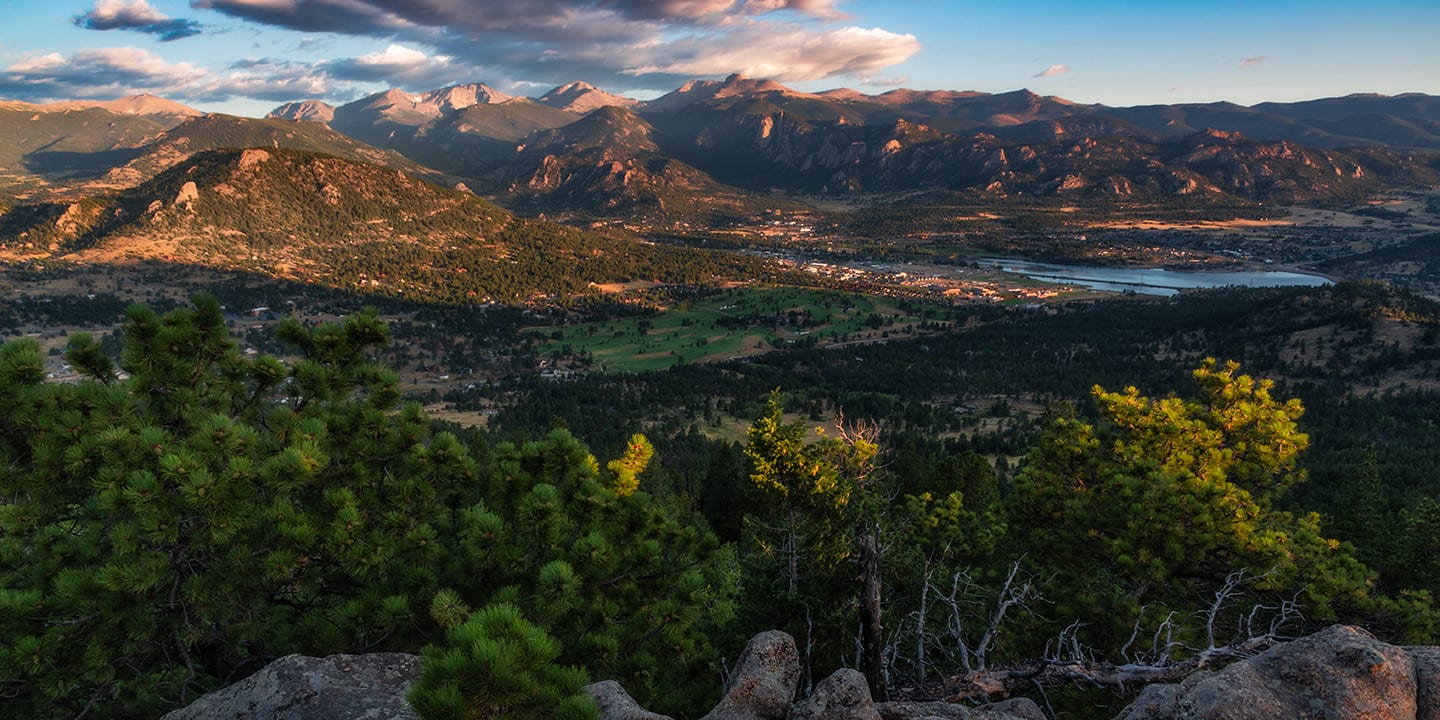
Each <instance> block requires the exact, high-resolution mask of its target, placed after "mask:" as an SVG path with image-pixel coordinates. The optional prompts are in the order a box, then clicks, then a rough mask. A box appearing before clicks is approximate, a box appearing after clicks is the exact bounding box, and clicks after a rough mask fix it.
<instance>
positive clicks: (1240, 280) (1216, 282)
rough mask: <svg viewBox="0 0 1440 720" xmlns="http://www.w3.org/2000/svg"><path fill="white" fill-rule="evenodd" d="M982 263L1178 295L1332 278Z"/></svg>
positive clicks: (1067, 280) (1054, 278) (1073, 281)
mask: <svg viewBox="0 0 1440 720" xmlns="http://www.w3.org/2000/svg"><path fill="white" fill-rule="evenodd" d="M978 262H979V263H980V264H982V265H988V266H990V267H996V268H999V269H1001V270H1004V271H1005V272H1008V273H1015V274H1018V275H1024V276H1026V277H1030V278H1034V279H1036V280H1044V281H1046V282H1054V283H1064V284H1068V285H1082V286H1084V287H1087V288H1090V289H1092V290H1105V291H1109V292H1133V293H1138V294H1141V295H1161V296H1166V297H1168V296H1170V295H1174V294H1176V293H1178V292H1180V291H1181V290H1193V289H1197V288H1218V287H1231V286H1241V287H1294V286H1300V287H1319V286H1321V285H1329V284H1330V281H1329V280H1327V279H1326V278H1323V277H1321V276H1319V275H1306V274H1304V273H1293V272H1281V271H1270V270H1263V271H1243V272H1219V271H1208V270H1206V271H1197V272H1189V271H1181V270H1164V269H1161V268H1119V267H1088V266H1085V265H1062V264H1059V263H1045V262H1032V261H1030V260H1005V259H996V258H985V259H982V260H979V261H978Z"/></svg>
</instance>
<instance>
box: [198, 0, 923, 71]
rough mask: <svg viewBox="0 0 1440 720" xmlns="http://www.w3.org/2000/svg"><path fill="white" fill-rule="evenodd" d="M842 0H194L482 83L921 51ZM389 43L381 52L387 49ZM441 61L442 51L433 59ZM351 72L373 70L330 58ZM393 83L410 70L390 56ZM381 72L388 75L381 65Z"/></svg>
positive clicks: (863, 63) (797, 67)
mask: <svg viewBox="0 0 1440 720" xmlns="http://www.w3.org/2000/svg"><path fill="white" fill-rule="evenodd" d="M838 2H839V0H509V1H507V2H475V1H474V0H191V6H192V7H195V8H201V9H209V10H213V11H215V12H218V13H222V14H224V15H227V16H229V17H232V18H237V19H241V20H244V21H247V22H251V23H258V24H263V25H269V26H275V27H282V28H287V29H291V30H297V31H303V32H311V33H318V32H325V33H335V34H342V35H351V36H368V37H375V38H381V39H386V40H389V41H390V42H391V43H394V45H392V48H393V47H395V46H396V45H398V46H403V47H408V48H417V47H418V48H425V49H426V50H428V51H430V52H431V53H432V54H433V55H435V56H440V57H444V58H447V59H448V60H447V62H449V63H451V64H454V65H457V66H462V67H471V68H481V69H485V70H488V71H490V72H491V74H489V75H487V76H486V77H485V78H483V79H485V80H486V82H492V83H500V82H505V83H511V84H517V85H519V84H523V85H530V86H538V85H544V84H547V83H548V84H559V83H563V82H569V81H572V80H574V79H575V78H577V77H585V78H586V79H588V80H590V81H591V82H595V83H597V84H599V85H602V86H605V87H608V88H613V89H618V90H636V89H656V88H664V87H670V86H674V85H676V84H678V83H679V82H684V81H685V80H688V79H691V78H692V77H694V76H696V75H714V76H723V75H727V74H730V73H734V72H741V73H744V74H747V75H755V76H763V77H769V78H772V79H775V80H778V81H782V82H786V81H792V82H793V81H803V80H814V79H820V78H828V77H837V76H851V77H855V78H858V79H861V80H867V79H870V78H873V77H876V76H877V74H878V73H880V72H881V71H882V70H884V69H886V68H889V67H892V66H894V65H896V64H898V63H901V62H903V61H905V60H906V59H908V58H909V57H911V56H913V55H914V54H915V53H917V52H918V51H919V50H920V42H919V41H918V40H917V39H916V38H915V36H914V35H909V34H899V33H893V32H889V31H886V30H884V29H880V28H870V29H867V28H862V27H856V26H847V25H845V24H843V23H844V22H845V21H846V20H848V18H847V16H846V15H845V14H844V13H843V12H841V11H840V10H839V8H838V7H837V5H838ZM386 52H389V51H386ZM436 60H437V61H438V58H436ZM333 67H335V68H337V69H341V71H342V72H347V73H350V74H351V75H360V74H364V73H365V72H366V71H369V70H376V71H378V69H379V67H380V65H378V64H370V65H368V66H367V65H365V64H364V63H362V62H361V58H353V59H352V61H349V62H344V61H333ZM395 70H396V74H395V75H392V76H387V77H388V78H392V79H393V80H390V82H391V84H397V85H398V84H402V82H403V81H405V80H406V79H407V78H409V77H412V76H413V75H412V73H411V70H410V68H409V67H408V66H401V65H396V66H395ZM370 76H371V77H372V79H374V80H376V81H377V82H386V81H387V77H381V76H380V74H379V73H378V72H373V73H370Z"/></svg>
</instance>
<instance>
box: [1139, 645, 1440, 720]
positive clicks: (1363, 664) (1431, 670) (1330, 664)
mask: <svg viewBox="0 0 1440 720" xmlns="http://www.w3.org/2000/svg"><path fill="white" fill-rule="evenodd" d="M1437 695H1440V650H1437V649H1436V648H1414V649H1406V648H1402V647H1396V646H1394V645H1388V644H1386V643H1382V642H1380V641H1379V640H1376V639H1375V637H1374V636H1373V635H1371V634H1370V633H1368V632H1366V631H1364V630H1362V629H1360V628H1355V627H1348V626H1343V625H1336V626H1333V627H1330V628H1329V629H1327V630H1324V631H1321V632H1319V633H1316V634H1314V635H1311V636H1309V637H1304V638H1300V639H1299V640H1295V641H1293V642H1289V643H1286V644H1284V645H1277V646H1275V647H1273V648H1271V649H1269V650H1267V651H1265V652H1263V653H1260V654H1259V655H1256V656H1255V657H1252V658H1249V659H1247V660H1242V661H1240V662H1237V663H1235V664H1234V665H1231V666H1229V667H1227V668H1225V669H1224V670H1221V671H1219V672H1213V673H1197V674H1195V675H1191V676H1190V677H1188V678H1186V679H1185V680H1184V681H1183V682H1180V683H1178V684H1167V685H1151V686H1150V687H1147V688H1145V690H1144V692H1142V693H1141V694H1140V697H1139V698H1137V699H1136V700H1135V702H1134V703H1132V704H1131V705H1130V707H1128V708H1126V710H1125V711H1124V712H1123V713H1121V714H1120V715H1119V716H1118V717H1117V718H1116V720H1211V719H1215V718H1224V719H1225V720H1251V719H1252V718H1253V719H1254V720H1262V719H1268V718H1292V719H1294V720H1301V719H1303V718H1314V719H1315V720H1362V719H1365V720H1392V719H1393V720H1410V718H1437V717H1440V706H1437V705H1435V704H1434V703H1435V699H1436V696H1437Z"/></svg>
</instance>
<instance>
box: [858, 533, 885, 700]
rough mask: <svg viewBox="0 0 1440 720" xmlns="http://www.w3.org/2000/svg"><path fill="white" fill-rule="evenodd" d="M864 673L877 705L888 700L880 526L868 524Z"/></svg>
mask: <svg viewBox="0 0 1440 720" xmlns="http://www.w3.org/2000/svg"><path fill="white" fill-rule="evenodd" d="M860 635H861V653H862V655H863V657H862V658H861V663H862V667H861V671H862V672H864V673H865V680H866V683H867V684H868V685H869V686H870V696H871V697H873V698H874V699H875V700H876V701H882V700H885V699H887V691H886V682H885V656H884V650H885V635H884V632H883V628H882V627H881V625H880V526H879V525H878V524H876V523H873V522H866V523H865V524H864V525H863V526H862V530H861V532H860Z"/></svg>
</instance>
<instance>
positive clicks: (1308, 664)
mask: <svg viewBox="0 0 1440 720" xmlns="http://www.w3.org/2000/svg"><path fill="white" fill-rule="evenodd" d="M418 674H419V659H418V658H416V657H415V656H412V655H400V654H377V655H366V656H350V655H335V656H331V657H328V658H325V659H323V660H322V659H315V658H303V657H299V656H290V657H286V658H282V659H280V660H277V661H275V662H274V663H272V664H270V665H269V666H267V667H266V668H265V669H264V670H261V671H260V672H259V673H256V674H255V675H253V676H251V677H250V678H247V679H246V680H244V681H242V682H240V683H237V684H236V685H233V686H231V687H229V688H226V689H224V690H221V691H218V692H215V693H211V694H210V695H206V696H205V697H203V698H201V699H199V700H197V701H196V702H195V703H193V704H192V705H190V706H189V707H187V708H184V709H182V710H177V711H175V712H172V713H170V714H169V715H166V716H165V717H164V718H163V719H162V720H192V719H193V720H200V719H201V718H203V719H205V720H262V719H263V720H412V719H413V718H415V714H414V713H413V711H411V709H410V708H409V706H408V705H407V704H406V703H405V700H404V697H405V691H406V690H407V688H408V687H409V684H410V683H411V682H412V681H413V680H414V679H415V677H416V676H418ZM799 683H800V663H799V655H798V653H797V652H796V648H795V641H794V639H793V638H791V637H790V636H789V635H786V634H785V633H782V632H779V631H770V632H765V633H761V634H760V635H757V636H755V637H754V638H753V639H752V640H751V641H750V643H749V645H747V646H746V648H745V651H744V652H743V653H742V654H741V656H740V660H739V662H738V663H737V664H736V667H735V671H734V673H733V674H732V675H731V677H730V678H729V680H728V681H727V683H726V685H725V694H724V697H723V698H722V699H721V700H720V702H719V704H717V705H716V706H715V708H714V709H712V710H711V711H710V712H709V713H708V714H706V715H705V716H704V717H703V718H702V719H701V720H1044V718H1045V714H1044V713H1043V712H1042V711H1041V709H1040V708H1039V707H1038V706H1037V705H1036V704H1035V703H1034V702H1031V701H1030V700H1027V699H1024V698H1016V699H1011V700H1007V701H1004V702H998V703H992V704H990V705H982V706H980V707H968V706H964V705H959V704H952V703H945V702H874V701H873V700H872V698H871V696H870V691H869V689H868V688H867V686H866V683H865V678H864V676H863V675H861V674H860V673H859V672H856V671H854V670H849V669H843V670H839V671H836V672H835V673H834V674H833V675H831V676H830V677H828V678H825V679H824V680H822V681H821V682H820V683H819V684H818V685H816V687H815V691H814V692H813V693H812V694H811V695H810V697H808V698H803V699H799V700H798V701H797V699H796V697H795V695H796V691H797V689H798V687H799ZM586 691H587V692H588V693H589V694H590V695H591V697H593V698H595V701H596V704H597V705H598V706H599V707H600V712H601V716H602V717H603V718H604V720H672V718H669V717H668V716H665V715H660V714H657V713H653V712H650V711H648V710H645V709H644V708H643V707H641V706H640V705H639V704H638V703H637V702H636V701H635V700H634V699H633V698H631V697H630V696H629V695H628V694H627V693H626V692H625V689H624V688H623V687H621V686H620V684H619V683H616V682H614V681H605V682H600V683H595V684H593V685H591V686H589V687H588V688H586ZM1262 718H1263V719H1270V718H1289V719H1295V720H1304V719H1309V718H1313V719H1314V720H1361V719H1362V718H1363V719H1365V720H1440V648H1436V647H1411V648H1406V647H1397V646H1395V645H1389V644H1386V643H1383V642H1380V641H1379V640H1376V639H1375V637H1374V636H1372V635H1371V634H1369V633H1368V632H1366V631H1364V630H1362V629H1359V628H1354V627H1348V626H1342V625H1337V626H1334V627H1331V628H1329V629H1327V630H1324V631H1322V632H1320V633H1317V634H1315V635H1311V636H1309V637H1305V638H1301V639H1299V640H1295V641H1293V642H1290V643H1286V644H1283V645H1278V646H1276V647H1273V648H1271V649H1270V650H1267V651H1265V652H1263V653H1261V654H1259V655H1256V656H1254V657H1252V658H1249V659H1247V660H1243V661H1241V662H1237V663H1235V664H1233V665H1231V666H1229V667H1227V668H1225V669H1223V670H1220V671H1218V672H1200V673H1196V674H1194V675H1191V676H1190V677H1188V678H1186V679H1185V680H1184V681H1183V682H1180V683H1174V684H1166V685H1151V686H1149V687H1147V688H1146V689H1145V690H1144V692H1142V693H1141V694H1140V696H1139V697H1138V698H1137V699H1136V700H1135V702H1133V703H1132V704H1131V705H1130V706H1129V707H1128V708H1126V709H1125V711H1124V712H1122V713H1121V714H1120V715H1119V716H1118V717H1117V718H1116V719H1115V720H1261V719H1262Z"/></svg>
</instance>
